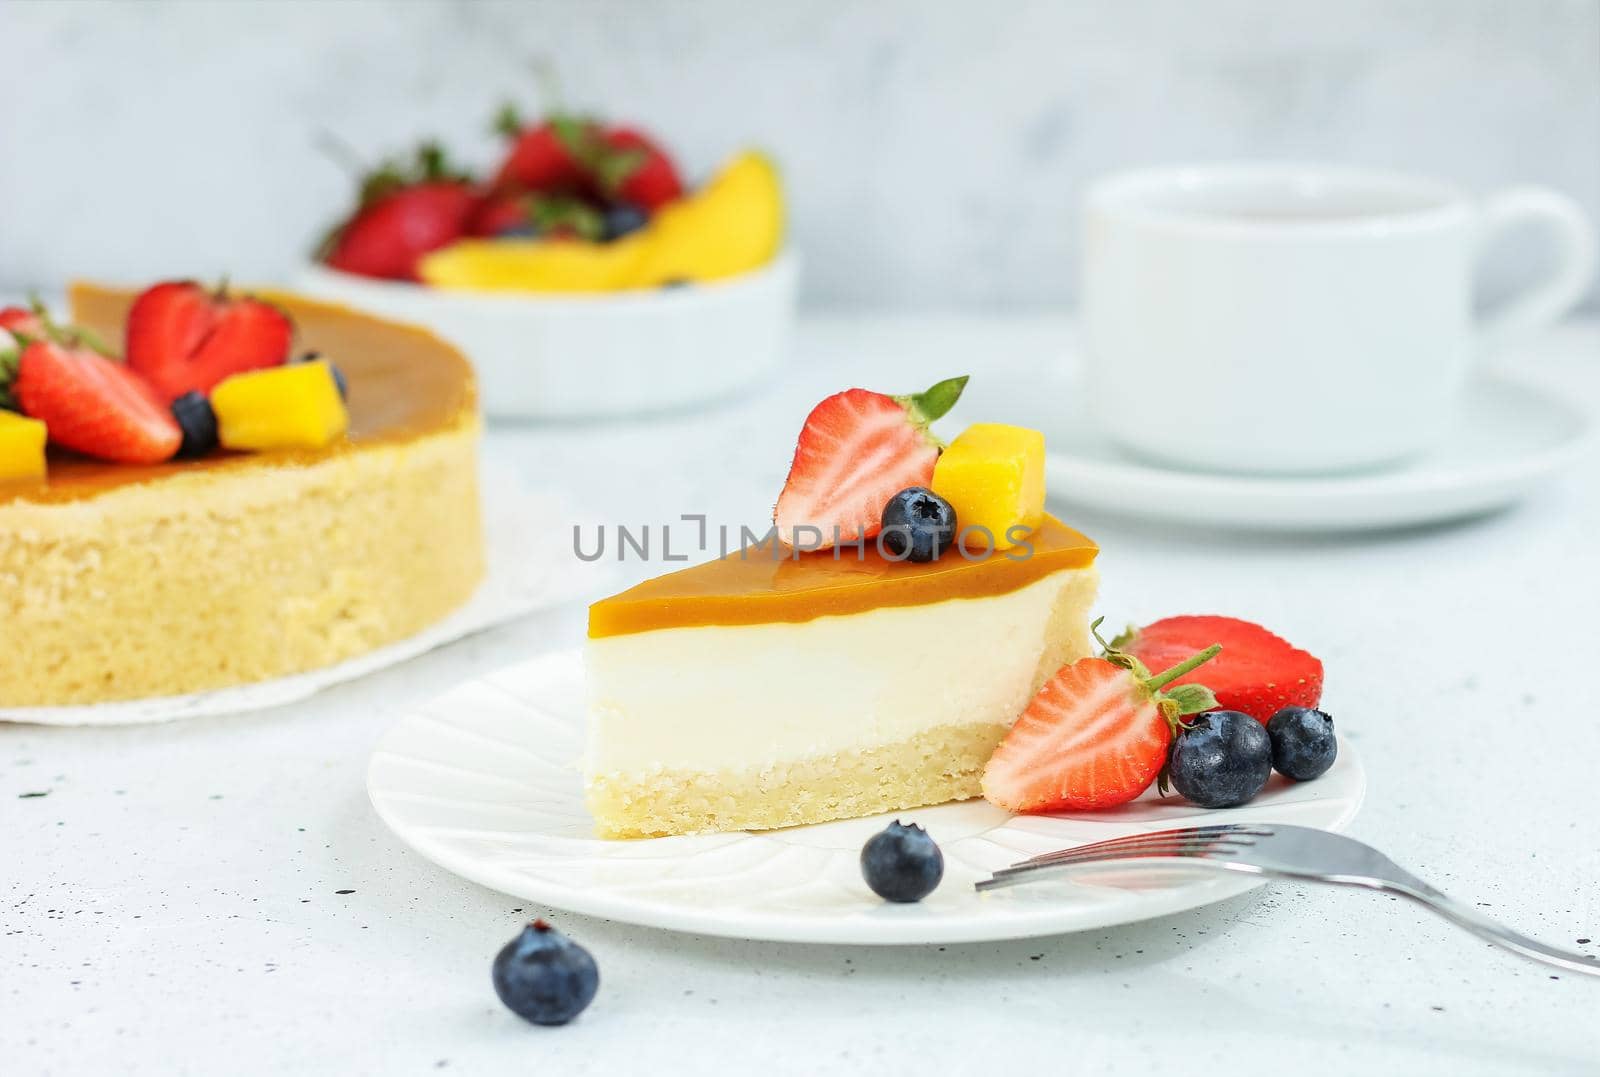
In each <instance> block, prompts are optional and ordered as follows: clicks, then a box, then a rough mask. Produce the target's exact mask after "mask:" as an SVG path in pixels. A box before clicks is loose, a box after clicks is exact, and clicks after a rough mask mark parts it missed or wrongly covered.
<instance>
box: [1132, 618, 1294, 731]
mask: <svg viewBox="0 0 1600 1077" xmlns="http://www.w3.org/2000/svg"><path fill="white" fill-rule="evenodd" d="M1211 642H1217V643H1221V644H1222V646H1223V651H1222V654H1221V656H1220V657H1218V658H1217V660H1216V661H1215V662H1212V663H1211V664H1210V665H1208V666H1207V667H1206V674H1205V684H1206V687H1208V688H1210V689H1211V690H1212V691H1213V692H1215V693H1216V696H1217V705H1218V706H1219V707H1221V708H1223V709H1224V710H1234V711H1243V712H1244V713H1246V714H1248V715H1250V716H1251V717H1252V718H1254V719H1255V720H1256V721H1258V722H1261V723H1262V724H1266V722H1267V721H1268V720H1269V719H1270V718H1271V717H1272V716H1273V715H1274V714H1276V713H1277V712H1278V711H1279V710H1280V709H1282V708H1284V707H1291V706H1292V707H1315V706H1316V705H1317V703H1318V702H1319V701H1320V700H1321V699H1322V660H1321V659H1319V658H1316V657H1314V656H1313V655H1310V654H1308V653H1306V652H1305V651H1302V650H1300V649H1299V648H1297V647H1295V646H1293V645H1291V644H1290V643H1288V642H1286V641H1285V640H1283V639H1281V638H1279V637H1278V636H1275V635H1273V634H1272V633H1271V632H1268V631H1267V630H1266V629H1265V628H1262V627H1261V626H1260V625H1258V624H1252V623H1251V622H1249V621H1241V620H1239V619H1238V618H1236V617H1193V616H1189V617H1167V618H1165V619H1163V620H1160V621H1157V622H1155V623H1154V624H1149V625H1146V626H1145V627H1143V628H1137V629H1130V630H1129V631H1128V632H1125V633H1124V634H1123V635H1121V636H1119V637H1118V638H1117V639H1116V640H1114V641H1113V643H1112V646H1114V647H1117V648H1119V649H1121V650H1124V651H1127V652H1128V653H1129V654H1131V655H1133V656H1134V657H1136V658H1138V659H1139V660H1141V661H1142V662H1144V664H1145V665H1147V666H1150V667H1152V668H1160V667H1162V666H1164V665H1168V664H1170V663H1172V662H1175V661H1177V660H1178V659H1180V658H1182V657H1183V656H1184V655H1187V654H1191V653H1193V652H1194V651H1195V650H1196V649H1197V648H1199V647H1203V646H1205V644H1207V643H1211ZM1191 679H1192V678H1191ZM1178 683H1179V684H1185V683H1189V682H1188V681H1179V682H1178Z"/></svg>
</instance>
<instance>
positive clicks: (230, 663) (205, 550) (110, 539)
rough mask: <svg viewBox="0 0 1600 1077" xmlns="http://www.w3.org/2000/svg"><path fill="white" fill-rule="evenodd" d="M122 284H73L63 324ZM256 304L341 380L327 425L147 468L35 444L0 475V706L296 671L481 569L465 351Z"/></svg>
mask: <svg viewBox="0 0 1600 1077" xmlns="http://www.w3.org/2000/svg"><path fill="white" fill-rule="evenodd" d="M133 297H134V296H133V293H132V292H124V291H119V290H114V289H108V288H102V287H97V286H94V285H88V284H79V285H75V286H73V288H72V290H71V302H72V318H73V321H74V322H76V323H77V324H79V325H82V326H85V327H87V328H89V329H92V330H95V331H97V332H98V333H99V334H100V335H101V336H103V337H105V338H106V339H108V340H118V339H121V336H122V327H123V322H124V319H125V317H126V314H127V310H128V307H129V305H130V304H131V303H132V300H133ZM263 298H267V299H269V300H270V301H271V302H273V303H275V304H277V305H278V306H280V307H282V308H283V309H284V310H285V311H286V312H287V313H288V314H289V315H290V317H291V318H292V319H293V320H294V324H295V330H296V339H295V347H296V348H297V349H298V350H315V351H318V352H321V353H322V354H323V355H324V356H325V357H327V358H328V359H330V360H331V361H333V362H334V363H335V364H336V365H337V366H338V367H339V369H340V370H341V371H342V372H343V373H344V375H345V378H346V380H347V382H348V386H349V402H348V408H349V416H350V424H349V430H348V435H347V436H346V437H345V438H344V439H342V440H341V441H339V442H336V443H335V444H333V445H330V446H328V447H327V448H324V449H315V450H306V449H295V450H279V451H272V452H262V453H227V452H218V453H214V454H212V455H210V456H208V457H205V458H202V459H198V460H177V461H172V462H169V463H165V464H159V465H150V466H131V465H126V464H116V463H104V462H99V461H95V460H91V459H88V458H85V457H78V456H73V455H71V454H65V453H63V454H60V455H56V454H55V453H54V450H52V455H51V457H50V462H49V477H48V479H47V480H46V481H45V482H42V483H16V484H8V485H0V584H3V586H0V651H3V653H4V654H5V661H4V662H0V706H7V707H22V706H49V705H61V704H81V703H95V702H103V701H109V700H128V699H139V698H145V697H151V696H165V695H178V694H184V693H190V692H196V691H202V690H206V689H214V688H222V687H226V686H231V685H240V684H247V683H250V682H254V681H261V680H265V679H268V678H272V677H277V676H282V675H285V674H291V673H300V672H304V671H307V670H313V669H318V668H321V667H324V666H328V665H331V664H333V663H336V662H339V661H342V660H344V659H347V658H351V657H354V656H356V655H360V654H363V653H365V652H368V651H371V650H373V649H375V648H378V647H382V646H384V645H385V644H389V643H393V642H396V641H398V640H401V639H404V638H406V637H408V636H411V635H414V634H415V633H416V632H418V631H420V630H421V629H423V628H425V627H427V626H428V625H430V624H432V623H434V622H435V621H438V620H439V619H440V618H442V617H444V616H445V615H446V614H448V613H450V612H451V611H452V610H455V609H456V608H458V607H459V606H461V605H462V604H463V603H464V602H466V600H467V599H468V598H469V597H470V596H471V595H472V593H473V591H474V590H475V589H476V587H477V585H478V584H479V582H480V581H481V580H482V578H483V573H484V550H483V534H482V524H481V516H480V513H479V505H478V487H477V445H478V437H479V420H478V413H477V401H476V391H475V387H474V383H473V376H472V369H471V367H470V366H469V365H468V363H467V362H466V360H465V359H464V358H463V357H462V356H461V354H460V353H459V352H457V351H456V350H455V349H454V348H452V347H451V346H450V345H448V344H446V343H445V342H444V341H442V340H440V339H439V338H438V337H435V336H433V335H432V334H430V333H428V332H427V331H425V330H422V329H419V328H415V327H412V326H407V325H400V324H396V323H392V322H387V321H383V320H381V319H378V318H373V317H369V316H367V315H363V314H360V313H357V312H354V311H351V310H348V309H346V308H343V307H339V306H333V305H329V304H325V303H318V302H314V301H311V300H307V299H303V298H300V297H297V296H293V295H283V294H267V295H264V296H263Z"/></svg>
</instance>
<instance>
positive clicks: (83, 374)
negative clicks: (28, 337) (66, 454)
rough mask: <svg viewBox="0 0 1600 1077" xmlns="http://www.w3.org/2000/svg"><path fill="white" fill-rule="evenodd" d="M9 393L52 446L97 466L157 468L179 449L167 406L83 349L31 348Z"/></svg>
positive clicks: (37, 344)
mask: <svg viewBox="0 0 1600 1077" xmlns="http://www.w3.org/2000/svg"><path fill="white" fill-rule="evenodd" d="M11 388H12V392H13V393H14V394H15V396H16V399H17V402H18V403H19V404H20V405H21V406H22V410H23V412H24V414H27V415H29V416H32V417H33V418H35V419H39V420H41V421H42V422H43V423H44V424H45V426H46V427H48V428H49V431H50V440H51V441H52V442H54V443H55V444H57V445H60V446H62V447H63V448H67V449H74V450H76V451H77V452H81V453H85V454H86V455H89V456H97V457H100V458H101V459H103V460H115V461H118V462H120V463H126V464H155V463H160V462H161V461H163V460H168V459H171V457H172V454H173V453H175V452H177V451H178V445H179V444H180V443H181V442H182V441H183V434H182V433H181V432H180V431H179V429H178V424H177V423H176V422H174V421H173V418H172V416H171V415H170V414H168V412H167V408H166V403H165V401H164V400H162V399H161V398H160V397H158V396H157V395H156V393H155V392H154V391H153V390H152V389H151V388H150V386H149V385H147V384H146V383H145V381H144V380H143V379H142V378H140V377H139V375H138V374H136V373H134V372H133V371H132V370H129V369H128V368H127V367H125V366H123V365H122V364H120V363H116V362H113V361H112V360H110V359H107V358H106V357H105V356H103V355H101V354H100V353H99V352H96V351H93V350H91V349H89V348H86V347H81V346H79V347H74V346H72V345H69V344H59V343H57V342H55V341H53V340H35V341H34V342H33V343H31V344H29V345H28V346H27V347H26V348H24V349H23V351H22V355H21V357H20V358H19V359H18V360H17V377H16V381H15V382H14V383H13V384H12V387H11Z"/></svg>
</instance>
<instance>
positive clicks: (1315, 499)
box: [975, 376, 1591, 532]
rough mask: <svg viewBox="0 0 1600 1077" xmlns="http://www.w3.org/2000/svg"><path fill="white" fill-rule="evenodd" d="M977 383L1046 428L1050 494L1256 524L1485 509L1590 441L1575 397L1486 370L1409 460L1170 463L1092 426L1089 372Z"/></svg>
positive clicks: (1382, 523)
mask: <svg viewBox="0 0 1600 1077" xmlns="http://www.w3.org/2000/svg"><path fill="white" fill-rule="evenodd" d="M975 387H976V386H975ZM980 392H981V393H983V394H984V395H983V397H982V399H983V400H985V401H988V400H994V401H996V402H999V401H1001V400H1003V401H1004V404H1005V408H1004V409H1003V414H1005V415H1006V420H1005V421H1007V422H1013V423H1021V424H1023V425H1027V426H1032V427H1035V428H1036V429H1039V430H1043V431H1044V433H1045V444H1046V445H1047V446H1048V447H1049V456H1048V458H1047V461H1046V464H1047V474H1048V479H1049V488H1050V497H1051V499H1052V500H1059V501H1062V502H1066V503H1070V504H1076V505H1086V506H1089V507H1090V508H1096V509H1103V510H1105V511H1107V512H1114V513H1118V514H1121V515H1126V516H1137V517H1142V518H1146V519H1157V520H1174V521H1182V522H1185V523H1197V524H1211V525H1219V526H1224V527H1248V528H1251V529H1254V530H1270V531H1298V532H1318V531H1322V532H1328V531H1365V530H1375V529H1379V528H1390V527H1405V526H1410V525H1414V524H1422V523H1430V522H1436V521H1443V520H1453V519H1460V518H1463V517H1468V516H1474V515H1478V514H1481V513H1485V512H1488V511H1490V510H1493V509H1497V508H1502V507H1504V506H1506V505H1509V504H1511V503H1512V502H1514V501H1517V500H1518V499H1520V498H1522V497H1523V496H1525V495H1526V494H1528V493H1530V492H1531V491H1532V490H1533V489H1534V488H1535V487H1536V486H1537V484H1538V483H1539V482H1541V481H1543V480H1545V479H1548V478H1550V477H1551V476H1552V475H1554V474H1555V473H1556V472H1558V471H1559V470H1561V469H1562V468H1564V467H1566V466H1567V465H1569V464H1571V463H1573V461H1575V460H1576V459H1578V458H1579V457H1580V456H1581V455H1582V454H1583V453H1584V452H1585V451H1586V450H1587V449H1588V447H1589V445H1590V440H1591V439H1590V437H1589V434H1590V427H1591V421H1590V419H1589V416H1587V415H1586V414H1584V413H1583V412H1582V411H1579V410H1578V409H1576V408H1574V407H1573V406H1572V405H1570V404H1568V403H1567V402H1566V401H1564V400H1562V399H1560V398H1558V397H1556V396H1554V395H1552V394H1550V393H1549V392H1547V391H1545V390H1543V389H1540V388H1538V387H1535V386H1532V385H1527V384H1523V383H1521V382H1514V381H1510V380H1507V379H1505V378H1500V377H1489V376H1485V377H1481V378H1479V379H1477V380H1475V381H1474V382H1473V383H1472V384H1471V385H1470V387H1469V388H1468V391H1467V394H1466V400H1465V406H1464V408H1463V412H1462V416H1461V419H1460V421H1459V422H1458V423H1457V425H1456V427H1455V429H1454V431H1453V432H1452V434H1451V435H1450V437H1449V438H1448V439H1447V440H1446V442H1445V443H1444V444H1442V445H1440V446H1439V447H1438V448H1437V449H1435V450H1434V451H1433V452H1431V453H1429V454H1428V455H1427V456H1425V457H1422V458H1420V459H1418V460H1416V461H1414V462H1412V463H1411V464H1409V465H1407V466H1405V467H1402V468H1397V469H1394V470H1391V471H1381V472H1370V473H1364V474H1355V475H1341V476H1330V477H1327V478H1265V477H1259V476H1249V475H1222V474H1215V473H1206V472H1187V471H1179V470H1175V469H1172V468H1165V467H1161V466H1158V465H1154V464H1148V463H1145V462H1143V461H1140V460H1138V459H1135V458H1132V457H1129V456H1127V455H1125V454H1123V453H1121V452H1119V451H1118V450H1117V449H1116V448H1115V447H1114V446H1112V445H1110V444H1109V443H1108V442H1107V441H1106V440H1105V439H1104V438H1103V437H1101V436H1100V434H1099V433H1098V432H1097V430H1096V429H1095V424H1094V420H1093V416H1092V415H1090V414H1089V411H1088V407H1087V403H1086V397H1085V393H1084V392H1083V390H1082V388H1081V385H1080V383H1078V382H1076V381H1074V380H1072V379H1070V378H1068V377H1066V376H1063V377H1061V378H1059V379H1052V380H1050V381H1048V382H1046V383H1045V384H1043V385H1041V384H1039V383H1038V382H1037V381H1034V382H1032V383H1030V384H1028V385H1026V386H1023V385H1018V384H1011V383H1007V384H1002V385H994V386H988V387H984V388H982V389H980ZM989 410H996V409H995V408H991V409H989ZM996 413H997V414H1000V413H1002V412H1001V411H998V410H997V411H996ZM1151 421H1152V422H1160V421H1162V419H1161V404H1160V401H1159V400H1157V401H1152V416H1151ZM1172 436H1173V437H1174V438H1178V439H1180V440H1181V439H1182V437H1183V430H1182V427H1181V425H1178V424H1174V425H1173V429H1172Z"/></svg>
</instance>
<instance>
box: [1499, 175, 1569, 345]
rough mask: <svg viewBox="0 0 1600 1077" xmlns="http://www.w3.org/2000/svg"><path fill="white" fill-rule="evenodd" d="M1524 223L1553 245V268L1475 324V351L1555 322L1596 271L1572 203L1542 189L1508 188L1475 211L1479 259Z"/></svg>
mask: <svg viewBox="0 0 1600 1077" xmlns="http://www.w3.org/2000/svg"><path fill="white" fill-rule="evenodd" d="M1523 224H1537V225H1540V226H1541V227H1542V228H1543V229H1544V230H1545V231H1546V232H1547V233H1549V235H1550V237H1551V238H1552V239H1553V240H1554V241H1555V244H1556V264H1555V266H1554V268H1552V269H1551V270H1550V271H1549V273H1548V274H1547V275H1546V276H1545V278H1544V279H1543V280H1540V281H1536V282H1534V283H1533V284H1529V285H1528V286H1527V287H1525V288H1524V289H1523V291H1522V292H1521V293H1520V294H1518V295H1514V296H1512V297H1511V298H1510V299H1507V300H1506V301H1505V302H1503V303H1502V304H1501V305H1500V306H1499V307H1498V308H1496V309H1495V310H1492V311H1490V312H1489V313H1488V314H1486V315H1484V316H1483V317H1482V318H1480V319H1479V321H1478V334H1477V340H1478V352H1479V354H1480V356H1488V355H1493V354H1495V353H1497V352H1500V351H1503V350H1505V349H1506V348H1507V347H1510V346H1511V345H1513V344H1515V343H1516V342H1518V341H1520V340H1523V339H1525V338H1527V337H1529V336H1531V335H1533V333H1534V332H1536V331H1537V330H1539V329H1542V328H1544V327H1545V326H1547V325H1549V324H1550V323H1551V322H1554V321H1556V320H1557V319H1559V318H1560V317H1561V316H1562V315H1563V314H1565V313H1567V311H1569V310H1571V309H1572V308H1573V307H1574V306H1576V305H1577V304H1578V301H1579V300H1580V299H1582V298H1583V294H1584V292H1586V291H1587V290H1588V288H1589V282H1590V281H1591V280H1592V279H1593V278H1594V272H1595V235H1594V225H1593V224H1592V223H1591V222H1590V220H1589V218H1588V215H1587V214H1585V213H1584V212H1583V208H1582V207H1581V206H1579V205H1578V203H1577V202H1575V201H1573V200H1572V199H1571V198H1568V197H1567V196H1566V195H1564V194H1558V193H1556V192H1555V191H1551V190H1546V189H1545V188H1542V187H1513V188H1511V189H1509V190H1506V191H1501V192H1500V193H1498V194H1495V195H1491V196H1490V197H1489V198H1488V200H1487V201H1485V202H1484V204H1483V207H1482V210H1481V211H1480V220H1479V228H1478V254H1479V257H1482V255H1483V252H1484V251H1486V250H1487V249H1488V248H1489V246H1490V244H1491V243H1493V242H1494V240H1495V239H1496V238H1497V237H1499V236H1501V235H1503V234H1504V233H1505V232H1506V231H1508V230H1509V229H1511V228H1515V227H1518V226H1519V225H1523Z"/></svg>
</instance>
